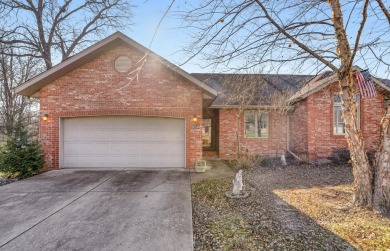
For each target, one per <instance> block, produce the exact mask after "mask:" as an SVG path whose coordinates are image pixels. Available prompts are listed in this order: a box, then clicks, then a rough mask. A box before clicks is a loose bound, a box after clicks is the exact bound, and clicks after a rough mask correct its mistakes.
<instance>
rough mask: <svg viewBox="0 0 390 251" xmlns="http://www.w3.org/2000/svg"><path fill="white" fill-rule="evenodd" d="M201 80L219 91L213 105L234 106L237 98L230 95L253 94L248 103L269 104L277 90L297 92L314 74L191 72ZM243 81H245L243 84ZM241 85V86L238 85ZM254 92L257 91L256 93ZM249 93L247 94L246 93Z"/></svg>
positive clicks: (215, 106)
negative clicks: (269, 98)
mask: <svg viewBox="0 0 390 251" xmlns="http://www.w3.org/2000/svg"><path fill="white" fill-rule="evenodd" d="M191 75H192V76H194V77H195V78H197V79H199V80H200V81H202V82H204V83H206V84H207V85H209V86H210V87H212V88H214V89H215V90H217V91H218V92H219V95H218V96H217V98H216V99H215V100H214V101H213V103H212V104H211V107H214V108H217V107H223V106H234V105H239V104H237V100H234V101H232V99H230V98H229V97H232V96H239V95H247V96H252V97H253V98H252V100H250V101H248V103H250V104H248V105H269V100H268V99H267V97H270V96H272V95H273V94H275V93H276V92H279V93H290V94H291V95H292V94H293V93H295V92H296V91H297V90H298V89H299V88H300V87H301V86H302V85H303V84H305V83H306V82H307V81H309V80H310V79H312V78H313V77H314V75H285V74H211V73H193V74H191ZM241 83H245V84H244V85H241ZM237 85H239V86H237ZM253 92H256V93H255V94H254V95H252V94H253ZM245 93H247V94H245Z"/></svg>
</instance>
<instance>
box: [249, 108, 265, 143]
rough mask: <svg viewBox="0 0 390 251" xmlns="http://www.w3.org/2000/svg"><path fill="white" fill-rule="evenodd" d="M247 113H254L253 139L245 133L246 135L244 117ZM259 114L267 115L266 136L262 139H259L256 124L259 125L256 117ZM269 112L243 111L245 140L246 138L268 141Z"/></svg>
mask: <svg viewBox="0 0 390 251" xmlns="http://www.w3.org/2000/svg"><path fill="white" fill-rule="evenodd" d="M249 112H254V115H255V119H254V122H255V136H254V137H250V136H247V133H246V120H245V119H246V117H247V113H249ZM259 114H266V115H267V128H266V129H267V136H263V137H261V136H260V137H259V135H258V131H259V130H258V126H259V125H258V123H259V120H258V116H259ZM269 115H270V114H269V112H267V111H259V110H245V111H244V136H245V138H248V139H268V138H269V123H270V119H269V117H270V116H269Z"/></svg>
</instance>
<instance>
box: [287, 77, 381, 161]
mask: <svg viewBox="0 0 390 251" xmlns="http://www.w3.org/2000/svg"><path fill="white" fill-rule="evenodd" d="M338 92H339V88H338V83H333V84H332V85H330V86H328V87H326V88H324V89H322V90H320V91H318V92H316V93H314V94H312V95H310V96H309V97H307V98H306V99H305V100H303V101H301V102H299V106H298V107H301V108H298V109H296V110H295V112H294V114H293V116H291V118H292V119H291V120H290V121H291V124H290V135H291V140H290V145H291V148H290V149H292V150H296V151H301V150H304V147H303V146H304V145H305V144H306V143H304V142H305V141H306V142H307V148H306V149H307V150H306V151H307V152H308V154H309V158H310V159H316V158H326V157H330V156H331V154H332V151H333V150H334V149H335V148H347V141H346V139H345V137H344V135H335V134H334V133H333V95H334V94H335V93H338ZM305 107H306V108H305ZM305 110H306V113H307V115H306V116H307V126H306V127H305V126H304V121H303V119H301V117H300V116H302V114H303V113H304V112H305ZM384 114H385V110H384V106H383V96H382V95H381V94H379V93H378V96H377V97H375V98H361V99H360V118H361V119H360V129H361V131H362V133H363V136H364V139H365V148H366V149H367V150H372V149H375V148H376V147H377V146H378V143H379V142H378V140H379V130H380V120H381V119H382V117H383V116H384ZM301 125H302V126H301ZM305 134H306V135H307V139H305V137H304V136H305ZM301 135H302V136H301Z"/></svg>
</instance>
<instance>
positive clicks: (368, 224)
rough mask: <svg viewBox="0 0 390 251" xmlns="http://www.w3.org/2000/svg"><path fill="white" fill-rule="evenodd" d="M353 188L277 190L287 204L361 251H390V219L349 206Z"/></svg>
mask: <svg viewBox="0 0 390 251" xmlns="http://www.w3.org/2000/svg"><path fill="white" fill-rule="evenodd" d="M352 191H353V187H352V185H351V184H347V185H339V186H327V187H315V188H310V189H291V190H275V191H274V192H275V193H276V194H277V195H278V196H279V197H280V198H282V199H283V200H284V201H285V202H287V203H288V204H290V205H292V206H293V207H295V208H297V209H298V210H299V211H301V212H302V213H304V214H306V215H308V216H310V217H311V218H312V219H313V220H315V221H316V222H317V223H318V224H319V225H321V226H323V227H324V228H326V229H328V230H329V231H331V232H333V233H334V234H336V235H338V236H340V237H341V238H343V239H345V240H347V241H348V242H349V243H350V244H352V245H353V246H355V247H357V248H359V249H362V250H390V219H389V218H387V217H385V216H382V215H380V214H377V213H375V212H372V211H369V210H367V209H362V208H352V207H349V206H348V204H349V202H350V199H351V197H352Z"/></svg>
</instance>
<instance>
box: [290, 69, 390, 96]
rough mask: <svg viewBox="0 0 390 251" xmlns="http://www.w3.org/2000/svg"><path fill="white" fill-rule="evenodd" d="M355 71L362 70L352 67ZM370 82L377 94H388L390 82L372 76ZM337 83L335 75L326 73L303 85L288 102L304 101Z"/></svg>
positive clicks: (329, 72)
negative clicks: (371, 81)
mask: <svg viewBox="0 0 390 251" xmlns="http://www.w3.org/2000/svg"><path fill="white" fill-rule="evenodd" d="M353 69H354V70H356V71H361V70H362V69H361V68H360V67H358V66H354V67H353ZM372 80H373V82H374V85H375V87H376V89H377V90H378V91H379V92H388V93H389V92H390V80H387V79H379V78H375V77H373V76H372ZM336 81H338V76H337V73H335V72H331V71H326V72H324V73H322V74H320V75H318V76H316V77H314V78H313V79H311V80H310V81H308V82H307V83H306V84H304V85H303V86H302V87H301V88H300V89H299V90H298V91H297V92H296V93H295V94H294V95H293V96H292V97H291V98H290V101H298V100H301V99H304V98H306V97H308V96H310V95H311V94H313V93H315V92H318V91H319V90H321V89H323V88H325V87H326V86H328V85H330V84H332V83H334V82H336Z"/></svg>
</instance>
